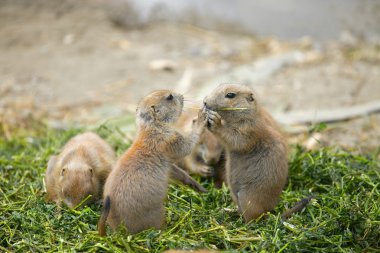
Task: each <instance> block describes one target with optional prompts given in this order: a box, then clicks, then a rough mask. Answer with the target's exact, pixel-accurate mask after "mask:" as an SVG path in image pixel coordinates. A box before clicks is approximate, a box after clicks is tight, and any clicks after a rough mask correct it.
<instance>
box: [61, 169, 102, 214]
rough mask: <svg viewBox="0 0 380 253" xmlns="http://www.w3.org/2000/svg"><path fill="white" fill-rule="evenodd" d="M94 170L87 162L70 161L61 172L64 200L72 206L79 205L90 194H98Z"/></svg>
mask: <svg viewBox="0 0 380 253" xmlns="http://www.w3.org/2000/svg"><path fill="white" fill-rule="evenodd" d="M93 174H94V171H93V169H92V168H91V167H90V166H89V165H88V164H85V163H82V162H81V163H78V162H70V163H68V164H65V165H64V166H63V167H62V169H61V172H60V177H59V180H60V185H61V189H60V191H61V196H62V201H63V202H64V203H65V204H66V205H67V206H68V207H70V208H74V207H75V206H77V205H78V204H79V203H80V202H81V201H82V200H84V199H85V198H86V197H87V196H88V195H92V196H96V195H97V194H98V193H97V192H95V191H96V190H95V189H97V188H96V187H95V185H94V184H95V183H94V175H93Z"/></svg>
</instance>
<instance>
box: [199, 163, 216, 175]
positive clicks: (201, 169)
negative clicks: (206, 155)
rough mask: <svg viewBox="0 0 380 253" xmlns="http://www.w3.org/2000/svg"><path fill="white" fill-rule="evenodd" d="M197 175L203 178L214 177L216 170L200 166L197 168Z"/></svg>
mask: <svg viewBox="0 0 380 253" xmlns="http://www.w3.org/2000/svg"><path fill="white" fill-rule="evenodd" d="M196 173H197V174H199V175H200V176H202V177H212V176H213V175H214V169H213V168H212V167H210V166H207V165H199V166H198V167H197V168H196Z"/></svg>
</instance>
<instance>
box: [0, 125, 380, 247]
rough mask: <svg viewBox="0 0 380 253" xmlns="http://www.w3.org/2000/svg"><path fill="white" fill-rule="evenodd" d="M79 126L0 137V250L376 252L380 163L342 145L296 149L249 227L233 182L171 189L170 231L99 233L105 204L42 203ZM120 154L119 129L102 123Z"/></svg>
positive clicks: (122, 147) (379, 223)
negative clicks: (283, 181) (51, 161)
mask: <svg viewBox="0 0 380 253" xmlns="http://www.w3.org/2000/svg"><path fill="white" fill-rule="evenodd" d="M78 132H79V130H75V129H74V130H70V131H66V132H54V131H49V130H46V129H42V130H41V131H37V132H33V133H32V132H30V133H24V134H19V135H18V136H17V137H13V139H12V140H6V139H5V137H0V172H1V178H0V186H1V188H0V251H4V252H27V251H28V252H29V251H30V252H49V251H54V252H56V251H65V252H68V251H82V252H99V251H100V252H162V251H163V250H166V249H174V248H176V249H201V248H209V249H220V250H226V251H233V250H236V251H247V252H252V251H253V252H256V251H260V252H299V251H304V252H315V251H323V252H361V251H363V250H364V251H367V252H372V251H376V250H379V247H380V244H379V238H380V235H379V231H380V199H379V182H380V177H379V164H378V162H377V161H374V160H373V159H371V158H370V157H365V156H357V155H353V154H350V153H346V152H343V151H340V150H337V149H321V150H318V151H313V152H306V151H304V150H302V149H301V148H299V147H298V148H296V147H295V148H293V154H292V156H291V159H290V162H289V164H290V177H289V182H288V184H287V186H286V188H285V189H284V192H283V194H282V196H281V200H280V202H279V204H278V206H277V207H276V209H275V210H274V211H272V212H271V213H270V214H268V215H267V216H266V217H262V218H260V219H258V220H257V221H255V222H251V223H249V224H245V223H244V222H243V220H242V219H241V217H240V216H239V215H238V214H237V212H236V207H235V205H234V204H233V203H232V201H231V198H230V195H229V192H228V189H227V188H225V187H224V188H223V189H221V190H217V189H215V188H214V187H213V185H212V183H211V182H210V181H207V180H204V181H202V184H203V186H204V187H206V188H207V189H208V190H209V192H208V193H206V194H199V193H197V192H194V191H193V190H191V189H189V188H187V187H184V186H180V185H172V186H170V189H169V193H168V198H167V203H166V224H167V226H166V228H165V229H164V230H162V231H158V230H148V231H144V232H141V233H139V234H136V235H125V234H124V233H123V231H118V232H116V233H110V231H109V230H108V234H109V235H108V236H107V237H104V238H101V237H99V236H98V235H97V231H96V223H97V221H98V218H99V215H100V208H101V207H100V205H99V204H94V205H91V206H84V207H81V208H78V209H75V210H69V209H67V208H63V209H59V208H58V207H57V206H56V205H54V204H51V203H45V200H44V198H45V193H44V191H43V181H42V178H43V175H44V172H45V168H46V163H47V160H48V158H49V156H50V155H52V154H54V153H55V152H58V151H59V149H60V148H61V147H62V145H63V144H64V143H65V142H66V141H67V140H68V139H69V138H70V137H72V136H73V135H75V134H76V133H78ZM97 132H98V133H99V134H100V135H102V136H103V137H107V139H108V141H110V142H111V144H112V145H114V147H116V148H117V151H118V153H119V154H120V153H121V152H122V151H123V150H125V149H126V148H127V146H128V144H125V143H124V142H123V141H122V134H121V133H120V132H119V131H116V130H115V129H109V128H107V127H105V126H103V127H101V128H99V129H97ZM312 194H313V195H315V196H316V199H314V200H312V202H311V204H309V206H308V207H307V208H306V209H305V210H304V211H303V212H301V213H299V214H295V215H293V216H292V217H290V218H289V219H288V220H286V221H281V218H280V216H281V213H282V212H283V211H284V210H286V209H287V208H289V207H291V206H292V205H294V204H295V203H296V202H297V201H299V200H300V199H301V198H303V197H307V196H310V195H312Z"/></svg>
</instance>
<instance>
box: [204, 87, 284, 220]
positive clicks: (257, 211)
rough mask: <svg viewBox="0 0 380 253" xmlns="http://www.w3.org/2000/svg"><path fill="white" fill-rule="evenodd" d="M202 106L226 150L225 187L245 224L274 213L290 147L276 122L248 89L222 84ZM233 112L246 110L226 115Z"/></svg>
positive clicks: (208, 121)
mask: <svg viewBox="0 0 380 253" xmlns="http://www.w3.org/2000/svg"><path fill="white" fill-rule="evenodd" d="M227 94H229V95H227ZM231 94H234V97H230V98H228V96H233V95H231ZM204 105H205V108H204V109H203V112H202V113H203V117H204V119H206V120H207V123H206V125H207V127H208V128H209V130H210V131H211V132H212V133H213V134H214V135H215V136H216V137H217V138H218V140H219V141H220V142H221V143H222V144H223V145H224V147H225V149H226V178H227V183H228V186H229V187H230V189H231V195H232V199H233V200H234V202H235V203H236V204H237V205H238V207H239V211H240V212H241V213H242V215H243V217H244V220H245V221H246V222H248V221H250V220H252V219H256V218H257V217H259V216H260V215H261V214H263V213H265V212H267V211H271V210H272V209H273V208H274V207H275V205H276V204H277V202H278V199H279V196H280V194H281V191H282V189H283V187H284V185H285V183H286V180H287V176H288V161H287V145H286V142H285V139H284V137H283V136H282V134H281V133H280V131H279V129H278V127H277V125H276V123H275V122H274V120H273V119H272V117H271V116H270V115H269V114H268V113H267V112H266V111H265V110H264V109H263V108H261V107H260V105H259V104H258V103H257V101H256V98H255V96H254V94H253V91H252V90H251V89H249V88H248V87H246V86H242V85H235V84H223V85H220V86H218V87H217V88H216V89H215V90H214V91H213V92H212V93H211V94H210V95H209V96H207V97H206V98H205V99H204ZM232 107H233V108H248V109H247V110H223V108H232Z"/></svg>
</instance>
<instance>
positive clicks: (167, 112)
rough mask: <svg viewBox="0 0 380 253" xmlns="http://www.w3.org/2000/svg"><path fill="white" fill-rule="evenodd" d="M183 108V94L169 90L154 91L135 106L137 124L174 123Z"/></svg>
mask: <svg viewBox="0 0 380 253" xmlns="http://www.w3.org/2000/svg"><path fill="white" fill-rule="evenodd" d="M182 109H183V96H182V95H181V94H178V93H175V92H171V91H169V90H159V91H155V92H153V93H151V94H149V95H148V96H146V97H145V98H144V99H143V100H141V101H140V103H139V105H138V107H137V110H136V112H137V121H138V123H139V124H144V123H153V122H165V123H174V122H176V121H177V120H178V118H179V116H180V115H181V113H182Z"/></svg>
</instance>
